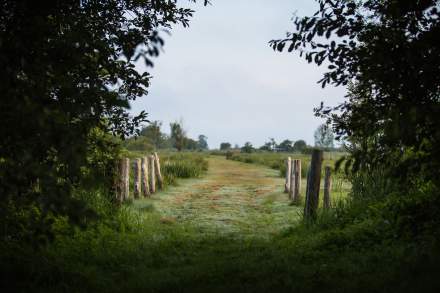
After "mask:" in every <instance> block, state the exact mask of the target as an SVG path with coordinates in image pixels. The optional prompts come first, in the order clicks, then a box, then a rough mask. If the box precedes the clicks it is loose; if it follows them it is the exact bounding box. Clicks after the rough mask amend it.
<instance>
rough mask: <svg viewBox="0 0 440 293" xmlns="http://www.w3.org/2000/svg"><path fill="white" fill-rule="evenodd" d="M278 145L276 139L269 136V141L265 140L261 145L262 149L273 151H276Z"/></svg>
mask: <svg viewBox="0 0 440 293" xmlns="http://www.w3.org/2000/svg"><path fill="white" fill-rule="evenodd" d="M276 146H277V143H276V141H275V139H274V138H269V141H267V142H265V143H264V145H262V146H261V147H260V150H262V151H269V152H273V151H275V148H276Z"/></svg>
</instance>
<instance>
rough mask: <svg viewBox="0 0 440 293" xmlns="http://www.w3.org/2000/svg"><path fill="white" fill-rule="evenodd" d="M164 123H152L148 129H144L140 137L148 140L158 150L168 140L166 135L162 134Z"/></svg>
mask: <svg viewBox="0 0 440 293" xmlns="http://www.w3.org/2000/svg"><path fill="white" fill-rule="evenodd" d="M161 127H162V122H161V121H152V122H150V124H149V125H148V126H147V127H144V128H142V130H141V133H140V135H141V136H145V137H147V138H148V140H149V142H150V143H151V144H152V145H153V146H154V147H155V148H156V149H157V148H160V147H161V146H162V145H163V143H164V141H165V140H166V136H165V134H163V133H162V132H161Z"/></svg>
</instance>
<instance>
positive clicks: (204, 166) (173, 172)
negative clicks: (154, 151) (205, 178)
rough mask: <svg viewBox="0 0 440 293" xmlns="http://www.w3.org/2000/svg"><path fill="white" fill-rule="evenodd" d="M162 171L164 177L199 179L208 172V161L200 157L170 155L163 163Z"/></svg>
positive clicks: (194, 155)
mask: <svg viewBox="0 0 440 293" xmlns="http://www.w3.org/2000/svg"><path fill="white" fill-rule="evenodd" d="M162 169H163V174H164V176H165V177H170V178H193V177H199V176H201V175H202V174H203V173H204V172H206V171H207V170H208V161H207V160H206V159H205V158H204V156H202V155H196V154H190V155H188V154H184V155H172V156H170V157H167V158H166V159H165V161H163V163H162Z"/></svg>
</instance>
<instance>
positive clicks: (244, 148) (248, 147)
mask: <svg viewBox="0 0 440 293" xmlns="http://www.w3.org/2000/svg"><path fill="white" fill-rule="evenodd" d="M254 150H255V149H254V147H253V146H252V144H251V143H250V142H246V143H245V144H244V146H242V147H241V152H242V153H252V152H253V151H254Z"/></svg>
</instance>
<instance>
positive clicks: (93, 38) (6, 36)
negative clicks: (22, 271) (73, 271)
mask: <svg viewBox="0 0 440 293" xmlns="http://www.w3.org/2000/svg"><path fill="white" fill-rule="evenodd" d="M176 2H177V1H173V0H171V1H160V0H159V1H125V0H108V1H48V2H37V1H15V0H4V1H1V2H0V67H1V69H2V70H1V71H0V79H1V83H0V95H1V96H2V107H1V109H0V125H1V128H0V136H1V138H2V139H1V142H0V195H1V198H0V209H1V210H2V213H1V216H0V221H1V222H2V224H3V225H2V230H1V232H0V233H2V237H3V236H4V235H6V234H7V235H8V236H5V237H7V239H12V238H19V237H21V236H20V235H24V234H23V233H22V231H23V230H28V231H29V232H27V233H26V235H32V231H33V232H35V233H36V234H35V236H37V237H39V236H38V235H43V234H47V235H49V234H50V227H51V225H52V224H51V223H52V222H53V220H52V218H53V216H57V215H66V216H68V218H69V220H70V221H71V222H72V223H77V224H79V223H86V222H87V218H88V215H90V214H91V211H90V209H88V208H87V207H86V205H85V204H84V203H83V202H82V201H81V200H79V199H78V198H77V197H75V196H74V191H75V190H76V189H77V188H79V187H80V186H82V185H83V181H84V180H83V179H84V176H85V175H84V174H95V171H96V170H101V169H100V168H97V167H96V166H95V165H93V164H91V163H90V162H96V160H94V159H93V158H91V157H90V156H91V155H94V156H95V157H100V158H102V159H105V160H107V161H108V164H104V165H105V166H107V167H106V168H108V169H106V170H102V171H103V172H102V174H100V176H97V179H99V180H97V181H101V182H106V183H108V184H107V187H109V186H110V185H111V182H112V178H111V174H112V167H111V166H113V162H112V160H113V159H114V156H115V155H116V152H115V151H116V147H115V142H114V141H113V140H112V139H108V137H107V133H108V132H110V133H113V134H114V135H118V136H120V137H122V138H123V137H125V136H127V135H131V134H134V133H136V132H137V131H138V126H139V125H140V123H141V122H143V121H146V113H145V112H141V113H140V114H139V115H137V116H136V117H130V116H129V114H128V112H127V109H128V107H129V102H130V101H132V100H134V99H136V98H138V97H141V96H143V95H145V94H146V93H147V88H148V86H149V84H150V75H149V73H148V72H140V73H139V72H138V71H136V70H135V63H136V62H137V61H141V60H143V61H145V63H146V64H147V65H148V66H151V65H152V58H154V57H157V56H158V55H159V52H160V49H161V47H162V46H163V44H164V42H163V40H162V38H161V37H160V35H159V32H160V31H163V30H164V29H170V28H171V25H172V24H175V23H181V24H183V25H184V26H187V25H188V19H189V17H190V16H191V15H192V13H193V12H192V11H191V10H189V9H184V8H179V7H178V6H177V3H176ZM97 134H99V135H97ZM105 154H107V155H105ZM103 163H105V162H103ZM104 165H103V166H104ZM87 170H89V171H90V170H92V171H90V172H89V171H87ZM23 215H26V216H23ZM17 217H28V218H26V219H25V220H23V222H22V223H21V224H20V222H19V220H18V218H17ZM11 237H12V238H11ZM4 239H6V238H2V240H1V241H3V240H4ZM38 239H40V238H38Z"/></svg>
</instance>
